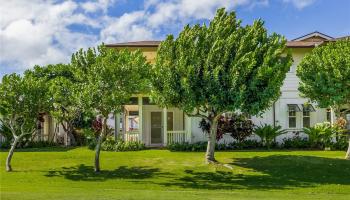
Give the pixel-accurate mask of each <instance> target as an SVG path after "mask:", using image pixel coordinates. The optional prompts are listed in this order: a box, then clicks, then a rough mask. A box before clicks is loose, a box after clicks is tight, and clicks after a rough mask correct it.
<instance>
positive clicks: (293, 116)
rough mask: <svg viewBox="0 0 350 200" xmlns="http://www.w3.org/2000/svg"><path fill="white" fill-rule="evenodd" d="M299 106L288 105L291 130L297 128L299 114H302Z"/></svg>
mask: <svg viewBox="0 0 350 200" xmlns="http://www.w3.org/2000/svg"><path fill="white" fill-rule="evenodd" d="M300 111H301V110H300V107H299V106H298V105H297V104H288V126H289V128H296V127H297V112H300Z"/></svg>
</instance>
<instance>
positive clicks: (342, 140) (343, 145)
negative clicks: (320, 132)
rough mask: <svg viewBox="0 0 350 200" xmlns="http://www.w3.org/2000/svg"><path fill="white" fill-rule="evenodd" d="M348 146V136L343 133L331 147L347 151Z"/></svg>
mask: <svg viewBox="0 0 350 200" xmlns="http://www.w3.org/2000/svg"><path fill="white" fill-rule="evenodd" d="M348 146H349V142H348V136H347V135H341V136H340V137H338V139H337V141H335V142H333V143H332V144H331V149H332V150H341V151H345V150H346V149H347V148H348Z"/></svg>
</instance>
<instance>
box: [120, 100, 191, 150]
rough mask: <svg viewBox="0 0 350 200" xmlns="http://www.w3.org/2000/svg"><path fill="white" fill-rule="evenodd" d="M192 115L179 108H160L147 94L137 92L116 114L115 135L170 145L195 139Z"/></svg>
mask: <svg viewBox="0 0 350 200" xmlns="http://www.w3.org/2000/svg"><path fill="white" fill-rule="evenodd" d="M190 130H191V118H190V117H188V116H187V115H186V114H185V113H184V112H183V111H182V110H180V109H177V108H160V107H159V106H157V105H155V104H153V103H152V102H150V99H149V98H148V97H147V96H141V95H140V96H135V97H132V98H131V99H130V102H129V103H128V104H127V105H124V107H123V112H122V113H117V114H115V132H114V134H115V137H119V138H122V139H123V140H124V141H140V142H143V143H144V144H145V145H146V146H166V145H167V144H171V143H184V142H190V141H191V131H190Z"/></svg>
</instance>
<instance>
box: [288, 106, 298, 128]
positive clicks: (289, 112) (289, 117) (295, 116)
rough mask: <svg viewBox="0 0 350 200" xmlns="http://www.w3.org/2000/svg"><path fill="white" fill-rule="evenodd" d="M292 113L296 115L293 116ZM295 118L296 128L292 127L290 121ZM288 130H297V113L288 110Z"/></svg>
mask: <svg viewBox="0 0 350 200" xmlns="http://www.w3.org/2000/svg"><path fill="white" fill-rule="evenodd" d="M291 113H294V115H291ZM292 118H294V120H295V126H293V127H292V126H291V125H290V119H292ZM288 128H297V112H296V111H295V110H288Z"/></svg>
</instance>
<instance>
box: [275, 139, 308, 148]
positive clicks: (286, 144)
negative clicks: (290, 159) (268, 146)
mask: <svg viewBox="0 0 350 200" xmlns="http://www.w3.org/2000/svg"><path fill="white" fill-rule="evenodd" d="M281 147H282V148H286V149H299V148H301V149H306V148H310V147H311V145H310V142H309V140H308V139H307V138H301V137H299V136H295V137H292V138H285V139H283V142H282V144H281Z"/></svg>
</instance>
